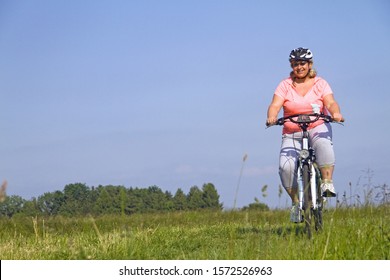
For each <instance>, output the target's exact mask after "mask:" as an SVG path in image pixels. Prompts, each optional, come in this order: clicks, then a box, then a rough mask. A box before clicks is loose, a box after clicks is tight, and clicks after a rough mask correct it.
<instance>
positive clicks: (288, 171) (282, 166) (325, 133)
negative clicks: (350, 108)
mask: <svg viewBox="0 0 390 280" xmlns="http://www.w3.org/2000/svg"><path fill="white" fill-rule="evenodd" d="M302 134H303V133H302V132H295V133H291V134H284V135H283V136H282V147H281V149H280V157H279V175H280V179H281V181H282V185H283V187H284V188H285V189H289V188H291V187H294V188H295V187H297V186H298V181H297V169H298V168H297V162H298V157H299V152H300V151H301V149H302ZM309 144H310V145H311V147H312V148H313V149H314V152H315V155H316V162H317V165H318V166H319V167H320V168H321V167H325V166H334V165H335V155H334V150H333V142H332V127H331V125H330V124H329V123H323V124H321V125H318V126H316V127H315V128H313V129H311V130H309Z"/></svg>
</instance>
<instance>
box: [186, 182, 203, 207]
mask: <svg viewBox="0 0 390 280" xmlns="http://www.w3.org/2000/svg"><path fill="white" fill-rule="evenodd" d="M187 202H188V209H190V210H195V209H203V208H205V203H204V200H203V192H202V191H201V190H200V189H199V188H198V187H197V186H193V187H191V188H190V191H189V192H188V195H187Z"/></svg>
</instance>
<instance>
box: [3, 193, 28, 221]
mask: <svg viewBox="0 0 390 280" xmlns="http://www.w3.org/2000/svg"><path fill="white" fill-rule="evenodd" d="M25 202H26V200H25V199H24V198H22V197H20V196H18V195H11V196H7V197H6V198H5V200H4V201H3V202H1V203H0V216H6V217H10V218H11V217H12V216H13V215H15V214H17V213H20V212H22V209H23V205H24V203H25Z"/></svg>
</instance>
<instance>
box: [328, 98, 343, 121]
mask: <svg viewBox="0 0 390 280" xmlns="http://www.w3.org/2000/svg"><path fill="white" fill-rule="evenodd" d="M324 105H325V107H326V109H328V111H329V113H330V114H331V115H332V118H333V119H334V120H335V121H336V122H341V121H344V118H343V115H341V112H340V107H339V104H338V103H337V102H336V100H335V99H334V96H333V94H328V95H326V96H325V97H324Z"/></svg>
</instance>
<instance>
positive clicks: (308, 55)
mask: <svg viewBox="0 0 390 280" xmlns="http://www.w3.org/2000/svg"><path fill="white" fill-rule="evenodd" d="M289 60H290V61H293V60H303V61H311V60H313V53H312V52H311V50H309V49H305V48H297V49H294V50H292V51H291V52H290V57H289Z"/></svg>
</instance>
